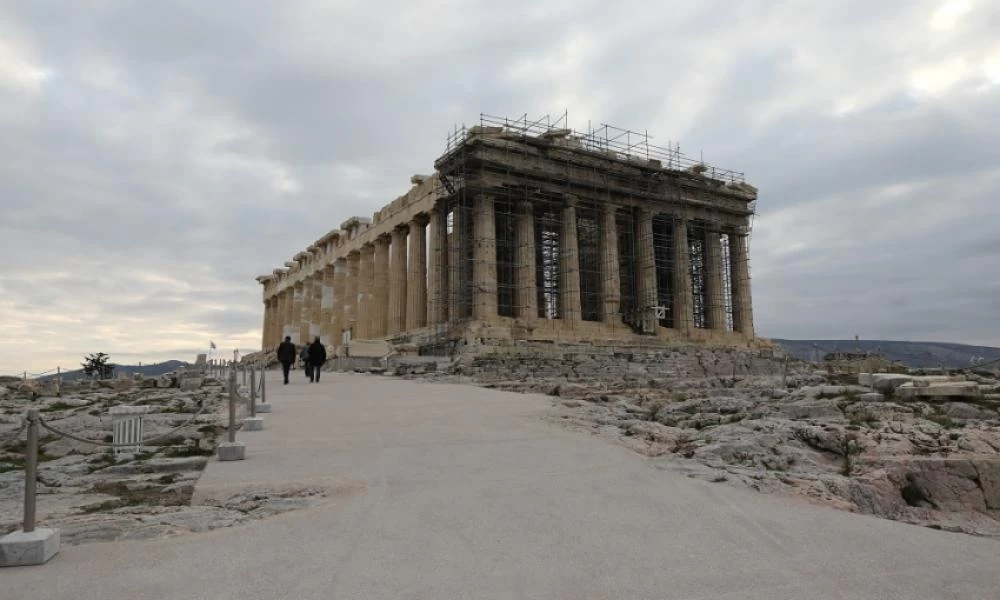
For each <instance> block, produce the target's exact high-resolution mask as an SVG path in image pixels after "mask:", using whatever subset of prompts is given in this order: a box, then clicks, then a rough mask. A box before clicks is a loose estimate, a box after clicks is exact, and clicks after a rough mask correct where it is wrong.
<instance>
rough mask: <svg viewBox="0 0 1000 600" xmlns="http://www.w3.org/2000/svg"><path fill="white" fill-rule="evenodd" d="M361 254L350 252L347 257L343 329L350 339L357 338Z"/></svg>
mask: <svg viewBox="0 0 1000 600" xmlns="http://www.w3.org/2000/svg"><path fill="white" fill-rule="evenodd" d="M360 269H361V253H360V252H357V251H355V252H351V253H350V254H348V255H347V283H346V285H345V286H344V289H345V293H344V326H343V328H344V329H347V330H349V331H350V332H351V337H352V338H354V337H358V327H359V325H358V323H359V322H360V319H359V318H358V314H359V310H358V297H359V296H360V293H359V287H358V283H359V282H360V281H361V277H360V272H359V271H360Z"/></svg>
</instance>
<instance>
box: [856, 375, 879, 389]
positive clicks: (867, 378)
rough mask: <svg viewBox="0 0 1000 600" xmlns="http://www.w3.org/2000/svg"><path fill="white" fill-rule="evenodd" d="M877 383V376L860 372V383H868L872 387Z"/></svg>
mask: <svg viewBox="0 0 1000 600" xmlns="http://www.w3.org/2000/svg"><path fill="white" fill-rule="evenodd" d="M874 384H875V376H874V375H872V374H871V373H858V385H867V386H869V387H871V386H872V385H874Z"/></svg>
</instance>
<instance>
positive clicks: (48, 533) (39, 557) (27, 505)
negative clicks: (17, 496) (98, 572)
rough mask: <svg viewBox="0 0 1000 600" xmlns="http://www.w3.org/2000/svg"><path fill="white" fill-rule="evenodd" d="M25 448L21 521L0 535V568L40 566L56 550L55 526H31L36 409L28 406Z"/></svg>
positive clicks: (35, 447) (35, 467) (34, 484)
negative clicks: (0, 536)
mask: <svg viewBox="0 0 1000 600" xmlns="http://www.w3.org/2000/svg"><path fill="white" fill-rule="evenodd" d="M27 419H28V427H27V429H28V437H27V448H26V449H25V452H24V524H23V527H22V528H21V530H20V531H15V532H13V533H9V534H7V535H5V536H3V537H2V538H0V567H25V566H30V565H41V564H44V563H46V562H48V560H49V559H50V558H52V557H53V556H55V555H56V553H57V552H59V530H58V529H47V528H41V529H35V506H36V499H37V498H36V491H37V488H36V482H37V480H38V421H39V416H38V409H37V408H29V409H28V415H27Z"/></svg>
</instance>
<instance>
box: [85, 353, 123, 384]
mask: <svg viewBox="0 0 1000 600" xmlns="http://www.w3.org/2000/svg"><path fill="white" fill-rule="evenodd" d="M109 358H111V357H110V356H108V355H107V354H105V353H103V352H98V353H97V354H88V355H87V356H85V357H84V359H83V360H84V362H82V363H80V364H81V366H82V367H83V372H84V373H85V374H87V375H89V376H91V377H93V376H94V375H96V376H97V378H98V379H110V378H111V375H112V374H113V373H114V372H115V367H116V366H118V365H115V364H113V363H110V362H108V359H109Z"/></svg>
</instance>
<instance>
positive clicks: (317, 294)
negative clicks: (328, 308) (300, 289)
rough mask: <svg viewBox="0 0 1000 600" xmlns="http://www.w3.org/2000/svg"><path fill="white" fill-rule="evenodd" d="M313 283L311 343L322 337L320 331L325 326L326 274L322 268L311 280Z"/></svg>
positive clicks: (318, 268)
mask: <svg viewBox="0 0 1000 600" xmlns="http://www.w3.org/2000/svg"><path fill="white" fill-rule="evenodd" d="M310 279H311V281H312V288H311V292H312V296H311V302H310V305H309V307H310V310H309V339H308V341H309V343H312V341H313V340H315V339H316V338H318V337H320V335H321V333H320V329H321V328H322V325H323V286H324V285H325V283H326V272H325V269H324V268H322V267H317V269H316V272H315V273H314V274H313V276H312V277H311V278H310Z"/></svg>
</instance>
